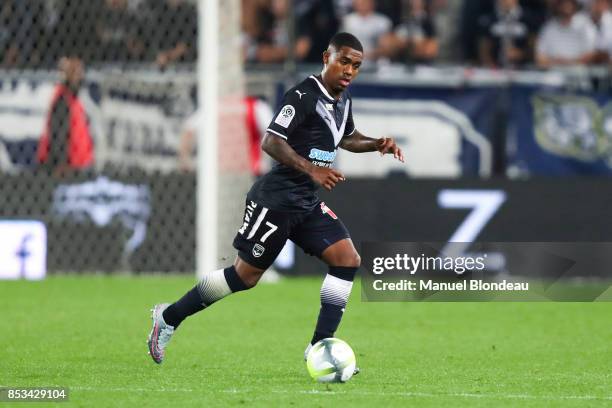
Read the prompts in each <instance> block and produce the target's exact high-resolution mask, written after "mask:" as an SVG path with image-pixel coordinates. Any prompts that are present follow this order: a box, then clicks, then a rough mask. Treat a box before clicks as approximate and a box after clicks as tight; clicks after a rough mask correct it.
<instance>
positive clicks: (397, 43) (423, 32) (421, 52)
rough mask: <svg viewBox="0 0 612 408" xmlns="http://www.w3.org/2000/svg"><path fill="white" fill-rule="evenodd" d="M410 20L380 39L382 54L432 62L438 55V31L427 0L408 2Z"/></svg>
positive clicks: (413, 60)
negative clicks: (426, 2) (428, 8)
mask: <svg viewBox="0 0 612 408" xmlns="http://www.w3.org/2000/svg"><path fill="white" fill-rule="evenodd" d="M408 6H409V8H408V18H407V19H406V20H405V21H403V22H402V23H401V24H400V25H399V26H397V27H396V29H395V31H394V32H393V33H389V34H385V35H383V36H382V37H381V39H380V49H381V51H380V52H381V54H382V55H384V56H386V57H388V58H394V59H395V58H397V57H398V56H402V57H403V58H401V59H402V60H405V61H410V62H421V63H422V62H431V61H432V60H434V59H435V58H436V56H437V55H438V40H437V38H436V29H435V26H434V23H433V20H432V19H431V16H430V14H429V11H428V10H427V6H426V4H425V0H408Z"/></svg>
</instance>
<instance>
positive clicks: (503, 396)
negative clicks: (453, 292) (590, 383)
mask: <svg viewBox="0 0 612 408" xmlns="http://www.w3.org/2000/svg"><path fill="white" fill-rule="evenodd" d="M68 388H69V389H70V390H81V391H102V392H186V393H193V392H200V391H201V390H195V389H191V388H164V387H161V388H154V389H149V388H128V387H109V388H105V387H68ZM253 391H254V390H253V389H238V388H230V389H226V390H219V392H221V393H224V394H245V393H252V392H253ZM271 392H273V393H275V394H311V395H319V394H320V395H347V396H350V395H361V396H396V397H425V398H439V397H458V398H492V399H495V398H498V399H531V400H553V401H555V400H557V401H559V400H590V401H597V400H602V401H612V396H601V397H600V396H596V395H531V394H491V393H483V394H476V393H466V392H459V393H443V392H440V393H434V392H411V391H407V392H402V391H396V392H372V391H358V390H352V391H326V390H302V391H288V390H272V391H271Z"/></svg>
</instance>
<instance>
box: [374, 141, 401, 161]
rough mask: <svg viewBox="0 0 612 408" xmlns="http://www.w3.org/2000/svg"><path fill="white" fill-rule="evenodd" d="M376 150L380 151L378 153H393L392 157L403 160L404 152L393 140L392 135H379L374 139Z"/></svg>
mask: <svg viewBox="0 0 612 408" xmlns="http://www.w3.org/2000/svg"><path fill="white" fill-rule="evenodd" d="M376 150H378V151H379V152H380V155H381V156H382V155H384V154H393V157H394V158H396V159H397V160H399V161H401V162H402V163H403V162H404V154H403V153H402V149H400V148H399V147H398V146H397V144H396V143H395V140H393V138H392V137H381V138H380V139H378V140H377V141H376Z"/></svg>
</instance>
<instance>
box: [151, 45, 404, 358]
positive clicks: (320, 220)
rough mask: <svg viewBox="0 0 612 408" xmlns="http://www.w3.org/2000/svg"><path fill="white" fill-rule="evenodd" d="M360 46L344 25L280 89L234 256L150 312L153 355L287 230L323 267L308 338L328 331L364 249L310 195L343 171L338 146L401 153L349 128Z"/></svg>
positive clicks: (241, 281)
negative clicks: (314, 69)
mask: <svg viewBox="0 0 612 408" xmlns="http://www.w3.org/2000/svg"><path fill="white" fill-rule="evenodd" d="M362 60H363V47H362V46H361V43H360V42H359V40H357V38H356V37H355V36H353V35H352V34H349V33H339V34H336V35H335V36H334V37H333V38H332V39H331V41H330V43H329V47H328V48H327V50H326V51H325V52H324V53H323V70H322V71H321V74H320V75H316V76H315V75H312V76H310V77H308V78H306V79H305V80H304V81H303V82H301V83H300V84H299V85H297V86H296V87H294V88H292V89H290V90H289V91H287V93H286V94H285V96H284V98H283V101H282V104H281V108H280V109H279V110H278V111H277V113H276V115H275V116H274V119H273V120H272V123H270V126H269V127H268V129H267V133H266V135H265V137H264V140H263V144H262V147H263V150H264V151H265V152H266V153H267V154H269V155H270V156H272V157H273V158H274V159H275V160H276V162H277V163H275V165H274V167H273V168H272V170H271V171H270V172H269V173H267V174H266V175H265V176H263V177H262V178H260V179H259V180H258V181H257V182H256V183H255V184H254V185H253V186H252V187H251V190H250V191H249V192H248V194H247V198H246V209H245V214H244V222H243V224H242V226H241V227H240V229H239V230H238V233H237V234H236V238H234V247H235V248H236V249H237V250H238V256H237V258H236V261H235V262H234V264H233V265H231V266H228V267H227V268H225V269H219V270H216V271H211V272H209V273H207V274H206V275H204V277H203V278H202V279H201V280H200V281H199V282H198V283H197V285H195V287H194V288H193V289H191V290H190V291H189V292H187V293H186V294H185V295H184V296H183V297H182V298H180V299H179V300H178V301H176V302H175V303H173V304H171V305H169V304H166V303H164V304H157V305H155V306H154V308H153V310H152V312H153V315H152V318H153V328H152V330H151V333H150V335H149V339H148V346H149V354H151V357H152V358H153V360H154V361H155V362H156V363H161V362H162V361H163V359H164V354H165V349H166V347H167V345H168V342H169V341H170V338H171V337H172V335H173V334H174V331H175V330H176V329H177V328H178V327H179V325H180V324H181V322H182V321H183V320H184V319H185V318H187V317H188V316H191V315H192V314H194V313H197V312H199V311H201V310H203V309H205V308H207V307H208V306H210V305H212V304H213V303H215V302H217V301H218V300H220V299H222V298H224V297H225V296H228V295H230V294H232V293H235V292H239V291H243V290H247V289H250V288H252V287H254V286H255V285H256V284H257V281H259V278H261V276H262V274H263V273H264V272H265V270H266V269H267V268H268V267H269V266H270V265H271V264H272V263H273V262H274V260H275V259H276V256H277V255H278V254H279V252H280V251H281V249H282V248H283V246H284V245H285V242H286V241H287V239H290V240H292V241H293V242H294V243H295V244H296V245H298V246H299V247H301V248H302V249H303V250H304V251H305V252H306V253H309V254H312V255H315V256H317V257H319V258H320V259H321V260H322V261H323V262H325V263H326V264H327V265H328V266H329V271H328V273H327V276H325V279H324V280H323V285H322V287H321V293H320V295H321V309H320V311H319V317H318V320H317V324H316V327H315V330H314V335H313V336H312V339H311V341H310V344H308V346H307V348H306V351H305V356H306V355H307V353H308V351H309V350H310V347H312V345H313V344H315V343H316V342H317V341H319V340H321V339H324V338H327V337H333V336H334V333H335V332H336V329H337V328H338V325H339V324H340V320H341V319H342V314H343V312H344V308H345V306H346V303H347V301H348V298H349V295H350V293H351V288H352V286H353V279H354V277H355V273H356V272H357V269H358V268H359V265H360V258H359V254H358V253H357V250H356V249H355V246H354V245H353V242H352V241H351V238H350V235H349V233H348V231H347V229H346V227H345V226H344V224H343V223H342V221H340V219H339V218H338V217H337V216H336V214H334V213H333V211H331V210H330V209H329V207H327V206H326V205H325V203H323V202H321V200H320V199H319V198H318V197H317V195H316V190H317V188H318V187H319V186H322V187H323V188H325V189H326V190H329V191H331V190H332V189H333V188H334V187H335V186H336V185H337V184H338V183H340V182H342V181H344V180H345V178H344V176H343V175H342V173H340V172H339V171H337V170H335V169H332V168H331V166H332V164H333V162H334V159H335V157H336V151H337V149H338V147H341V148H343V149H345V150H348V151H350V152H354V153H362V152H374V151H378V152H380V153H381V155H382V154H393V156H394V157H395V158H396V159H398V160H400V161H402V162H403V161H404V156H403V154H402V151H401V150H400V148H399V147H398V146H397V145H396V143H395V141H394V140H393V139H392V138H380V139H372V138H369V137H366V136H364V135H362V134H361V133H359V131H357V129H355V125H354V123H353V116H352V110H351V104H352V101H351V97H350V95H349V94H348V92H346V89H347V88H348V86H349V84H350V83H351V81H353V80H354V79H355V78H356V77H357V74H358V73H359V68H360V66H361V63H362Z"/></svg>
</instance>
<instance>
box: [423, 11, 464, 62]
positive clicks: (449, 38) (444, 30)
mask: <svg viewBox="0 0 612 408" xmlns="http://www.w3.org/2000/svg"><path fill="white" fill-rule="evenodd" d="M465 1H469V0H430V4H431V6H430V9H431V12H430V13H431V17H432V19H433V23H434V27H435V28H436V38H437V40H438V57H437V58H436V61H439V62H443V63H449V62H458V61H460V60H461V57H462V50H461V47H458V46H457V42H458V41H459V38H460V35H461V31H460V30H461V9H462V8H463V3H464V2H465Z"/></svg>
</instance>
